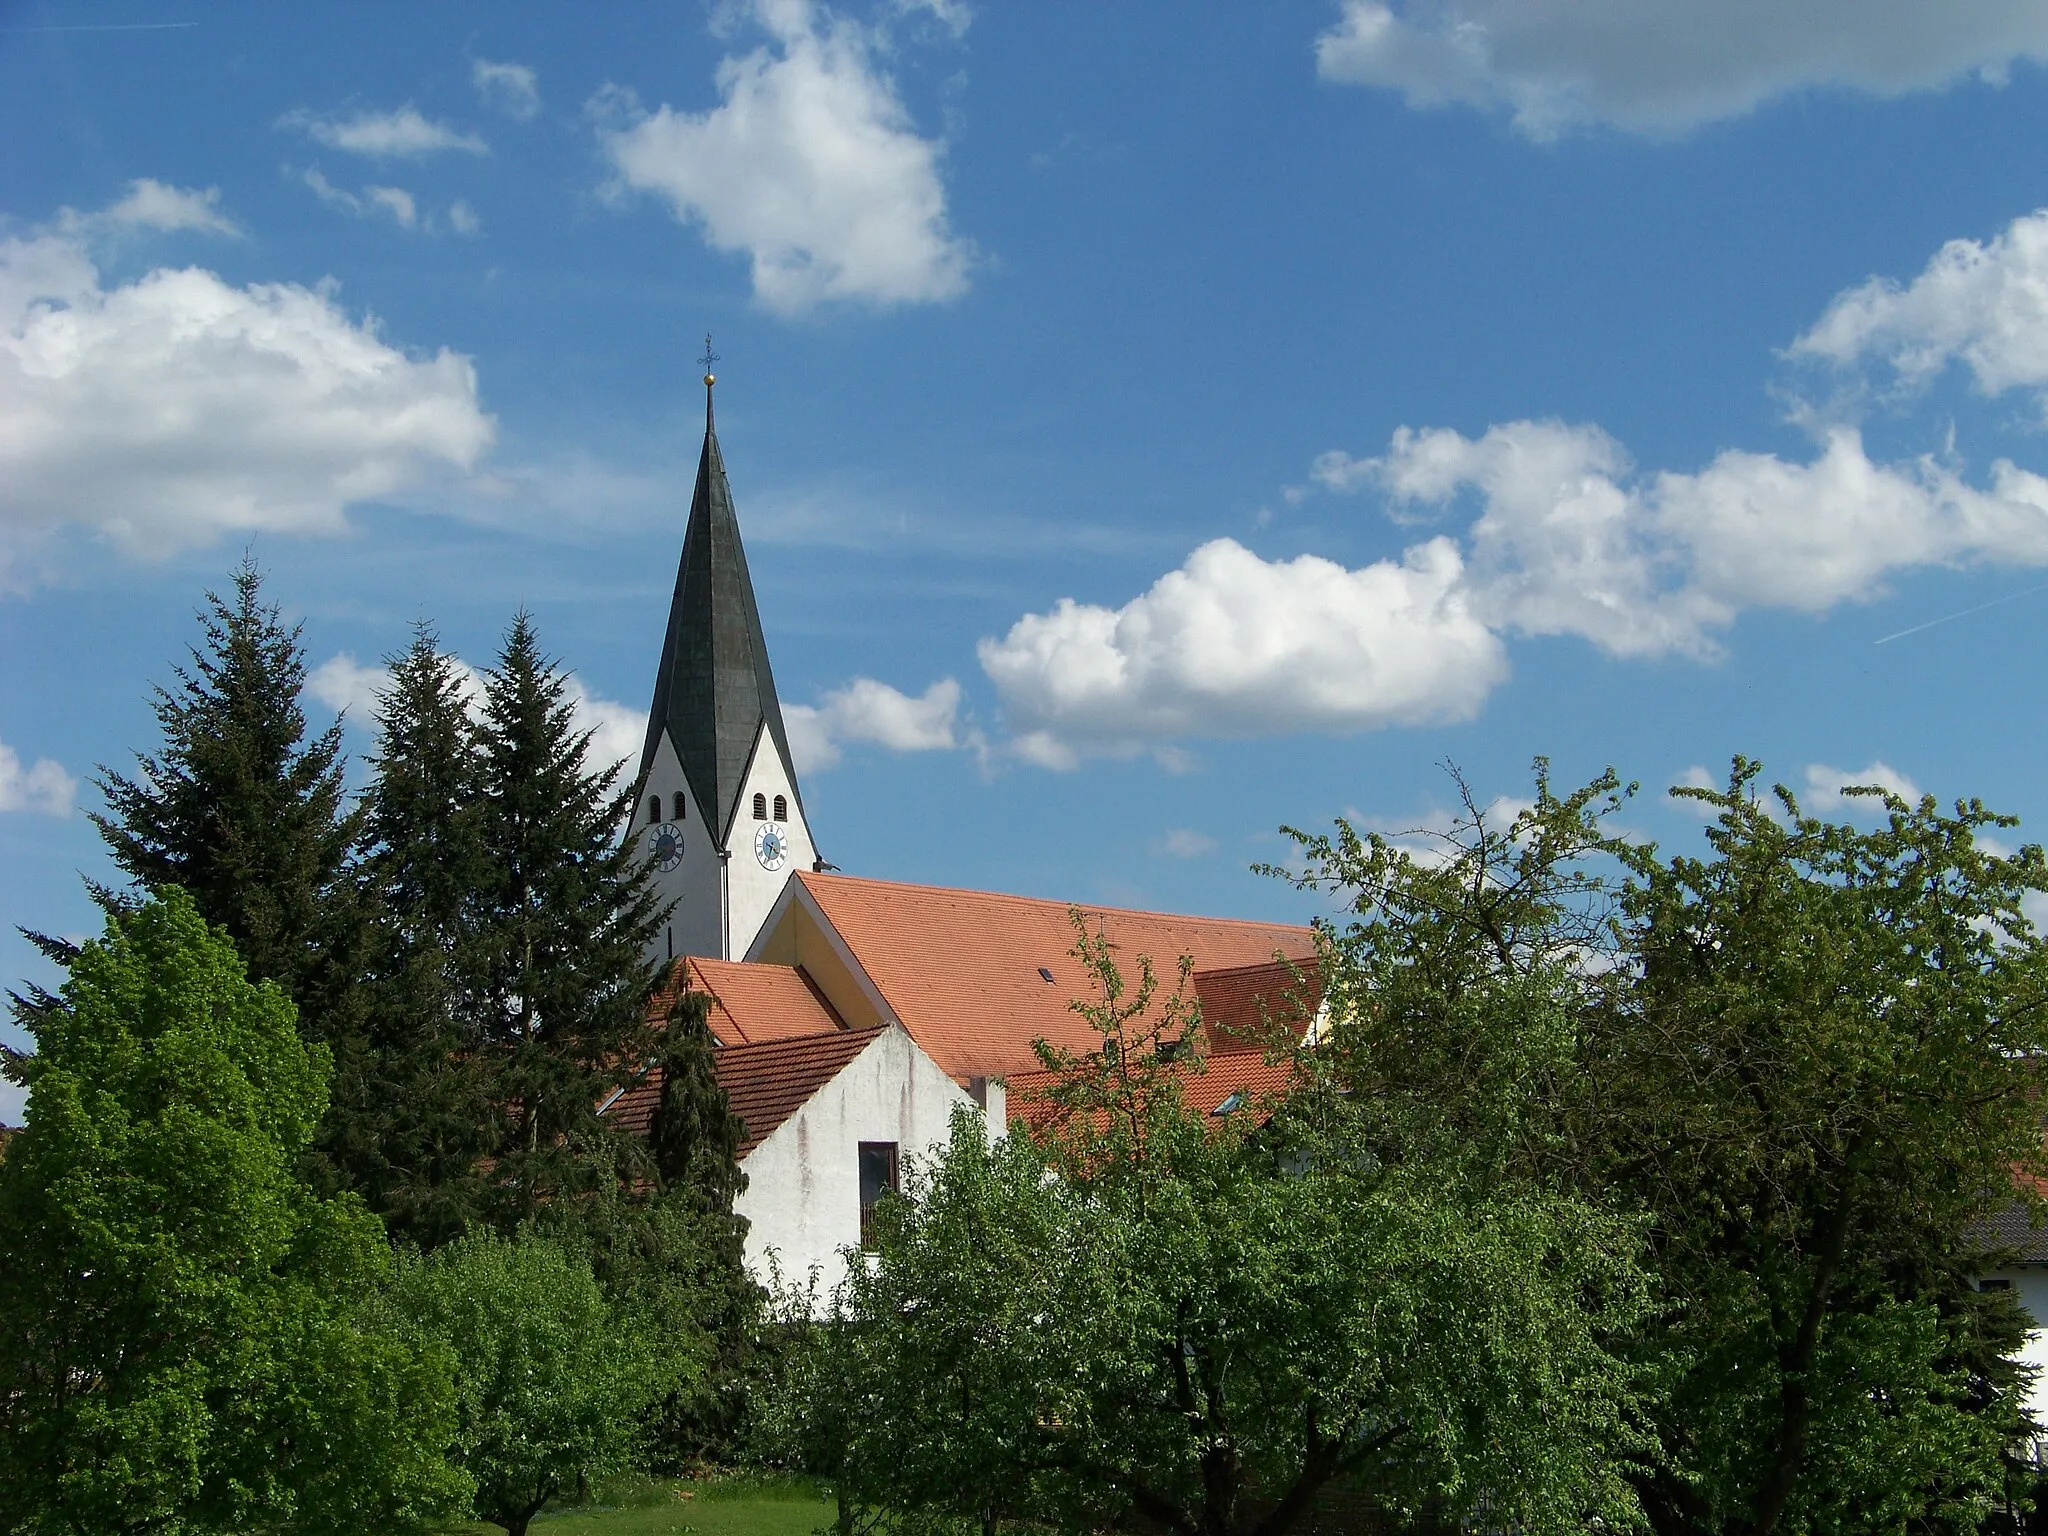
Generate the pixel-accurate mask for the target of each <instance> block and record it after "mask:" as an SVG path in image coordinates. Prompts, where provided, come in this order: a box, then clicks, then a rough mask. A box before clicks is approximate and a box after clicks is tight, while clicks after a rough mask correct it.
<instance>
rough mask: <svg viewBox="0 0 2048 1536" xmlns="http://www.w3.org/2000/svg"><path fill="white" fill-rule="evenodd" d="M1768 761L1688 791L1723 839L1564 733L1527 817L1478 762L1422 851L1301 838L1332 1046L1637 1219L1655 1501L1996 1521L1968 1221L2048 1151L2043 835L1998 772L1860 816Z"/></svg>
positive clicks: (1854, 1516)
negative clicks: (1510, 805)
mask: <svg viewBox="0 0 2048 1536" xmlns="http://www.w3.org/2000/svg"><path fill="white" fill-rule="evenodd" d="M1759 771H1760V770H1759V769H1758V767H1757V765H1755V764H1754V763H1750V762H1746V761H1742V760H1738V761H1737V762H1736V764H1735V766H1734V769H1733V771H1732V773H1731V776H1730V779H1729V782H1728V784H1727V786H1726V788H1725V789H1723V790H1719V791H1705V790H1679V791H1674V793H1677V794H1681V795H1685V796H1688V797H1690V798H1692V799H1693V800H1695V801H1696V802H1697V803H1698V804H1699V805H1700V807H1701V808H1702V809H1703V810H1705V811H1706V812H1708V813H1709V814H1710V815H1711V816H1712V817H1713V818H1714V820H1713V823H1712V825H1711V826H1710V827H1709V829H1708V831H1707V834H1706V851H1705V852H1704V853H1703V854H1699V855H1679V856H1675V857H1665V856H1663V855H1660V854H1659V853H1658V852H1657V850H1656V849H1654V848H1653V847H1650V846H1647V845H1644V844H1641V843H1638V842H1634V841H1631V840H1628V839H1626V838H1624V837H1621V836H1619V835H1616V834H1615V833H1613V832H1611V831H1610V830H1609V829H1608V826H1607V819H1608V818H1609V817H1610V816H1611V815H1612V813H1613V812H1614V811H1615V810H1616V809H1617V808H1618V807H1619V806H1620V804H1621V803H1622V802H1623V800H1624V799H1625V798H1626V796H1627V795H1628V794H1629V793H1631V792H1632V786H1631V787H1629V788H1624V787H1623V786H1622V785H1620V784H1619V782H1618V781H1617V780H1616V779H1615V778H1614V776H1613V775H1612V774H1611V773H1610V774H1609V775H1607V776H1605V777H1603V778H1601V779H1599V780H1597V781H1595V782H1594V783H1592V784H1590V785H1588V786H1586V787H1584V788H1582V789H1580V790H1578V791H1576V792H1573V793H1571V794H1568V795H1564V796H1562V797H1560V796H1559V795H1557V794H1556V793H1554V792H1553V790H1552V788H1551V786H1550V783H1549V780H1548V776H1547V772H1546V770H1545V768H1544V765H1542V764H1541V763H1539V764H1538V772H1537V784H1536V798H1535V800H1534V802H1533V804H1531V805H1529V806H1528V807H1526V808H1524V809H1520V810H1518V811H1516V812H1514V813H1513V814H1512V815H1509V816H1506V817H1494V816H1491V815H1489V814H1488V812H1487V811H1486V810H1485V809H1484V808H1481V807H1480V806H1478V805H1477V804H1476V803H1475V802H1474V801H1473V800H1472V798H1471V797H1470V796H1469V795H1466V794H1463V793H1462V790H1463V786H1462V784H1461V785H1460V786H1459V787H1460V790H1461V799H1462V802H1463V811H1462V814H1461V815H1460V816H1459V817H1458V818H1457V819H1456V820H1455V821H1454V822H1453V824H1452V825H1451V826H1450V827H1449V828H1448V829H1443V830H1439V831H1437V832H1434V833H1430V834H1427V837H1428V838H1429V843H1430V845H1429V846H1427V847H1425V848H1422V849H1420V850H1418V849H1417V848H1416V847H1415V846H1414V845H1412V844H1411V845H1409V846H1403V845H1402V844H1401V843H1399V842H1397V841H1395V840H1390V839H1388V838H1386V837H1384V836H1381V835H1379V834H1371V833H1368V834H1360V833H1358V832H1357V831H1356V830H1355V829H1353V828H1352V827H1350V826H1348V825H1346V824H1343V823H1340V824H1339V826H1338V828H1337V831H1336V833H1335V834H1334V835H1332V836H1314V837H1310V836H1302V837H1301V840H1302V845H1303V850H1304V853H1305V855H1306V862H1305V868H1304V872H1303V876H1302V878H1303V879H1304V882H1305V883H1308V884H1313V885H1316V886H1319V887H1322V888H1324V889H1328V890H1331V891H1335V892H1339V893H1341V894H1342V895H1343V897H1344V899H1345V900H1346V901H1347V902H1348V904H1349V905H1350V907H1351V909H1352V912H1353V914H1354V921H1353V922H1352V923H1351V924H1350V926H1349V927H1348V928H1347V929H1346V930H1344V931H1343V932H1342V933H1339V934H1335V935H1333V937H1332V939H1331V942H1330V945H1329V955H1328V957H1327V965H1326V974H1327V979H1328V986H1329V998H1330V1002H1331V1017H1332V1020H1333V1029H1332V1033H1331V1038H1330V1041H1329V1044H1328V1047H1327V1049H1325V1050H1324V1051H1321V1052H1319V1053H1318V1058H1319V1068H1320V1069H1321V1070H1325V1071H1328V1072H1330V1073H1331V1074H1332V1075H1333V1076H1334V1077H1335V1079H1336V1080H1337V1081H1338V1082H1339V1083H1340V1084H1341V1085H1342V1086H1343V1087H1344V1088H1345V1089H1346V1090H1347V1091H1348V1102H1350V1103H1351V1104H1352V1105H1354V1106H1356V1107H1357V1108H1358V1110H1359V1112H1360V1113H1362V1114H1364V1115H1366V1116H1368V1117H1369V1118H1370V1119H1371V1120H1372V1121H1374V1122H1375V1127H1374V1132H1373V1134H1374V1136H1375V1138H1376V1139H1379V1140H1382V1141H1384V1142H1386V1143H1388V1144H1390V1145H1400V1146H1412V1145H1415V1144H1417V1143H1421V1144H1426V1145H1427V1144H1434V1145H1436V1146H1439V1147H1442V1146H1446V1145H1450V1144H1456V1145H1461V1146H1463V1147H1465V1148H1466V1149H1467V1154H1466V1156H1467V1162H1468V1165H1469V1166H1471V1167H1473V1168H1474V1169H1475V1170H1478V1171H1479V1172H1480V1173H1481V1174H1482V1176H1484V1177H1486V1178H1496V1177H1499V1178H1511V1179H1517V1180H1533V1181H1536V1182H1538V1183H1542V1184H1546V1185H1549V1186H1552V1187H1558V1188H1569V1189H1575V1190H1578V1191H1581V1192H1582V1193H1583V1194H1585V1195H1586V1196H1587V1197H1588V1198H1590V1199H1592V1200H1594V1201H1596V1202H1598V1203H1599V1204H1601V1205H1602V1206H1604V1207H1605V1208H1607V1209H1609V1210H1611V1211H1614V1212H1616V1213H1618V1214H1622V1215H1628V1214H1635V1215H1637V1216H1639V1217H1640V1219H1642V1220H1643V1222H1644V1223H1645V1228H1644V1230H1645V1233H1646V1240H1647V1248H1646V1256H1647V1258H1648V1260H1649V1264H1650V1268H1651V1271H1652V1274H1653V1276H1654V1297H1655V1302H1656V1305H1655V1306H1654V1307H1653V1308H1652V1310H1651V1312H1650V1313H1649V1315H1648V1317H1647V1319H1646V1321H1645V1324H1644V1326H1643V1327H1642V1328H1641V1329H1639V1330H1638V1331H1637V1333H1636V1335H1635V1337H1634V1339H1633V1340H1632V1342H1631V1343H1630V1345H1629V1350H1630V1353H1631V1355H1632V1356H1633V1357H1634V1358H1635V1359H1637V1360H1638V1361H1639V1362H1640V1363H1641V1364H1642V1365H1643V1366H1644V1367H1645V1369H1647V1370H1649V1371H1651V1372H1652V1373H1653V1374H1654V1376H1655V1378H1656V1379H1657V1380H1658V1381H1659V1383H1660V1390H1659V1391H1658V1392H1657V1393H1655V1394H1654V1395H1652V1396H1651V1397H1650V1398H1649V1399H1647V1400H1646V1409H1647V1412H1648V1419H1647V1422H1648V1424H1649V1425H1650V1426H1651V1427H1652V1428H1653V1430H1654V1432H1655V1435H1656V1440H1657V1452H1656V1454H1655V1455H1653V1456H1649V1457H1645V1458H1643V1459H1641V1460H1640V1461H1639V1462H1638V1464H1637V1465H1636V1466H1635V1468H1634V1469H1633V1472H1632V1480H1633V1483H1634V1486H1635V1488H1636V1491H1637V1493H1638V1495H1639V1497H1640V1499H1641V1502H1642V1505H1643V1508H1644V1510H1645V1512H1646V1514H1647V1516H1648V1517H1649V1519H1650V1520H1651V1522H1652V1523H1653V1524H1654V1525H1655V1527H1656V1528H1657V1529H1658V1530H1659V1531H1660V1532H1664V1533H1668V1536H1681V1533H1693V1532H1708V1531H1713V1532H1741V1533H1744V1536H1769V1533H1771V1532H1773V1531H1776V1530H1778V1529H1780V1528H1789V1529H1793V1530H1807V1529H1814V1528H1818V1527H1830V1528H1842V1527H1864V1528H1873V1529H1875V1528H1884V1529H1898V1528H1899V1527H1900V1526H1901V1525H1903V1524H1908V1523H1911V1524H1918V1525H1920V1526H1922V1527H1923V1528H1926V1527H1930V1526H1932V1527H1947V1528H1957V1527H1962V1526H1969V1525H1971V1524H1973V1523H1974V1521H1975V1519H1976V1518H1977V1517H1978V1516H1979V1515H1980V1514H1981V1513H1982V1512H1983V1510H1984V1508H1985V1507H1986V1503H1987V1500H1988V1499H1989V1497H1990V1496H1991V1493H1992V1491H1993V1490H1994V1488H1995V1487H1996V1485H1997V1483H1998V1481H1999V1479H2000V1476H2001V1468H2000V1453H2001V1451H2002V1450H2003V1448H2004V1447H2005V1446H2006V1445H2007V1444H2009V1443H2010V1442H2011V1441H2012V1439H2013V1438H2014V1437H2015V1436H2016V1434H2017V1433H2018V1431H2019V1429H2020V1427H2021V1423H2022V1415H2021V1411H2020V1404H2019V1396H2018V1393H2017V1392H2016V1390H2015V1387H2016V1385H2017V1372H2016V1371H2015V1369H2014V1368H2013V1366H2012V1365H2011V1363H2010V1362H2009V1361H2003V1360H2001V1356H2002V1355H2003V1354H2005V1353H2008V1352H2009V1351H2010V1349H2011V1348H2012V1347H2013V1346H2014V1345H2016V1343H2017V1340H2018V1328H2017V1318H2016V1316H2015V1314H2014V1313H2013V1311H2012V1309H2011V1308H2010V1306H2009V1305H2008V1304H2007V1303H2005V1302H2004V1301H2002V1300H1999V1299H1994V1298H1986V1297H1982V1296H1979V1295H1977V1294H1975V1293H1974V1290H1973V1287H1972V1284H1971V1279H1972V1276H1973V1275H1974V1274H1975V1273H1978V1272H1981V1269H1982V1268H1983V1267H1984V1266H1985V1265H1986V1264H1987V1263H1988V1262H1989V1257H1990V1256H1989V1255H1987V1254H1985V1253H1984V1252H1982V1251H1981V1248H1980V1247H1979V1245H1977V1244H1974V1243H1973V1242H1972V1241H1971V1239H1970V1235H1969V1234H1970V1233H1971V1231H1972V1230H1973V1227H1974V1226H1975V1224H1977V1223H1980V1222H1981V1221H1982V1220H1984V1219H1985V1218H1987V1217H1988V1216H1990V1215H1992V1214H1994V1213H1995V1212H1996V1211H1997V1210H1999V1209H2000V1208H2001V1207H2004V1206H2007V1205H2009V1204H2010V1203H2011V1202H2012V1201H2013V1200H2015V1199H2016V1198H2018V1195H2017V1192H2016V1190H2015V1187H2014V1177H2013V1175H2014V1172H2015V1170H2020V1171H2026V1172H2039V1171H2041V1170H2042V1165H2043V1153H2042V1126H2041V1117H2040V1112H2039V1109H2038V1098H2037V1092H2038V1088H2037V1083H2036V1066H2035V1063H2036V1062H2037V1061H2038V1060H2039V1059H2040V1057H2041V1054H2042V1052H2043V1050H2044V1049H2048V1023H2044V1019H2043V1015H2042V1010H2041V1007H2040V1001H2041V980H2042V971H2041V951H2040V948H2039V946H2038V945H2037V943H2036V942H2035V939H2034V935H2033V930H2032V928H2031V925H2030V924H2029V923H2028V921H2027V918H2026V916H2025V914H2024V912H2023V911H2022V902H2023V900H2024V899H2025V898H2026V897H2027V896H2028V895H2029V893H2031V892H2034V891H2038V890H2041V889H2043V888H2044V886H2048V863H2044V860H2043V857H2042V855H2041V852H2040V850H2039V849H2037V848H2033V847H2026V848H2022V849H2020V850H2018V851H2017V852H2016V853H2013V854H2010V855H2007V854H2003V853H2001V852H1999V851H1998V850H1997V848H1996V845H1995V844H1993V843H1992V842H1991V841H1990V840H1989V838H1988V837H1987V834H1991V833H1995V832H1996V831H1997V830H1999V829H2002V828H2004V827H2007V826H2009V825H2011V823H2010V821H2009V820H2008V819H2007V818H2003V817H1998V816H1994V815H1992V814H1991V813H1990V812H1988V811H1986V810H1985V809H1984V807H1983V806H1982V805H1981V804H1978V803H1977V802H1974V801H1971V802H1964V803H1961V804H1959V805H1957V806H1956V808H1955V809H1954V811H1953V813H1944V812H1942V811H1941V810H1939V809H1938V807H1937V806H1936V804H1935V802H1934V801H1933V800H1932V799H1923V800H1922V801H1921V802H1920V803H1919V804H1917V805H1908V804H1906V803H1905V802H1903V801H1901V800H1898V799H1897V798H1895V797H1892V796H1889V795H1883V794H1882V793H1881V792H1879V791H1875V790H1873V791H1871V792H1870V795H1871V796H1872V798H1873V801H1874V805H1875V808H1878V809H1880V810H1881V812H1882V816H1883V825H1881V826H1879V827H1877V828H1876V829H1874V830H1869V831H1864V830H1859V829H1857V828H1856V827H1854V826H1851V825H1845V824H1838V823H1831V822H1827V821H1824V820H1820V819H1817V818H1814V817H1812V816H1809V815H1807V814H1806V813H1805V812H1804V811H1803V810H1802V809H1801V807H1800V806H1799V805H1798V803H1797V801H1796V799H1795V798H1794V797H1793V796H1792V795H1791V794H1789V793H1788V792H1786V791H1784V790H1782V789H1779V790H1776V791H1774V792H1773V794H1772V795H1771V796H1770V797H1769V798H1765V797H1761V796H1759V795H1758V794H1757V792H1756V784H1757V779H1758V775H1759ZM1297 835H1298V836H1301V835H1300V834H1297Z"/></svg>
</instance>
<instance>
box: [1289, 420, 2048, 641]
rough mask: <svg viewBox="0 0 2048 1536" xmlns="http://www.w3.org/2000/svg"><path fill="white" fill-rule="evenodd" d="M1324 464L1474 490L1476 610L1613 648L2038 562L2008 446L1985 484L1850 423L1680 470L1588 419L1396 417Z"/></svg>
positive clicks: (1446, 494)
mask: <svg viewBox="0 0 2048 1536" xmlns="http://www.w3.org/2000/svg"><path fill="white" fill-rule="evenodd" d="M1319 462H1320V463H1321V464H1322V466H1323V480H1324V483H1328V484H1335V483H1344V484H1347V485H1350V486H1354V487H1355V486H1358V485H1363V484H1374V485H1377V486H1378V487H1379V488H1380V489H1381V490H1383V491H1384V492H1385V494H1386V495H1387V496H1388V497H1389V499H1390V500H1391V501H1392V503H1393V504H1394V505H1395V506H1396V507H1397V508H1401V507H1407V508H1411V509H1412V508H1416V507H1423V508H1427V509H1429V510H1433V511H1437V512H1442V511H1443V510H1446V509H1448V508H1449V507H1451V506H1452V505H1454V504H1455V503H1456V502H1457V501H1458V500H1459V498H1460V497H1461V496H1462V495H1464V494H1465V493H1471V494H1473V495H1474V496H1475V497H1476V500H1477V503H1478V510H1479V516H1478V518H1477V520H1476V521H1475V522H1474V523H1473V524H1472V526H1471V529H1470V531H1469V534H1468V542H1469V546H1470V560H1469V569H1468V571H1467V574H1466V578H1465V580H1466V584H1467V587H1468V590H1469V592H1470V595H1471V601H1472V605H1473V609H1474V611H1475V612H1476V613H1478V614H1479V615H1480V617H1481V618H1483V619H1484V620H1485V621H1486V622H1487V623H1488V624H1489V625H1491V626H1494V627H1496V628H1501V629H1506V630H1512V631H1515V632H1517V633H1520V634H1525V635H1565V634H1572V635H1579V636H1582V637H1584V638H1585V639H1588V640H1591V641H1593V642H1594V643H1595V644H1596V645H1599V646H1600V647H1602V648H1603V649H1605V650H1607V651H1609V652H1611V653H1613V654H1615V655H1620V656H1649V655H1657V654H1662V653H1668V652H1678V653H1681V654H1689V655H1694V656H1702V657H1704V656H1711V655H1713V654H1715V652H1716V650H1717V643H1716V641H1715V639H1714V635H1713V631H1715V630H1717V629H1719V628H1722V627H1725V626H1726V625H1728V624H1729V623H1731V622H1733V620H1734V619H1735V617H1736V616H1737V615H1738V614H1739V613H1741V612H1742V611H1743V610H1744V609H1746V608H1755V607H1767V608H1783V609H1790V610H1793V611H1795V612H1804V613H1819V612H1822V611H1824V610H1826V609H1828V608H1831V607H1833V606H1835V605H1836V604H1838V603H1841V602H1844V601H1856V600H1868V599H1871V598H1874V597H1877V596H1879V595H1880V594H1881V593H1882V592H1883V590H1884V583H1885V580H1886V578H1887V577H1888V576H1890V575H1891V574H1892V573H1893V572H1895V571H1899V570H1903V569H1907V568H1910V567H1915V566H1924V565H1968V564H1977V563H1984V564H2005V565H2040V564H2044V563H2048V482H2044V481H2043V480H2042V479H2041V477H2039V476H2037V475H2034V474H2031V473H2029V472H2027V471H2024V470H2021V469H2018V468H2016V467H2015V466H2014V465H2012V464H2011V463H2009V462H2007V461H2003V460H2001V461H2000V462H1999V463H1997V464H1996V465H1994V466H1993V469H1992V473H1991V477H1990V485H1989V488H1988V489H1979V488H1976V487H1973V486H1971V485H1970V484H1968V483H1967V482H1965V481H1964V480H1963V479H1962V478H1961V477H1960V476H1959V475H1957V474H1956V473H1955V472H1954V471H1953V470H1951V469H1949V468H1947V467H1945V466H1942V465H1940V464H1937V463H1935V462H1934V461H1933V460H1931V459H1919V460H1914V461H1911V462H1909V463H1906V464H1903V465H1896V464H1880V463H1877V462H1875V461H1873V460H1872V459H1871V458H1870V457H1869V455H1868V454H1867V453H1866V452H1865V450H1864V446H1863V440H1862V438H1861V436H1860V435H1859V434H1858V433H1857V432H1856V431H1855V430H1853V429H1851V428H1847V427H1838V428H1835V429H1833V430H1832V431H1831V432H1829V433H1828V434H1827V437H1826V439H1825V441H1824V443H1823V445H1822V448H1821V450H1820V452H1819V453H1818V454H1817V455H1816V456H1815V457H1814V458H1812V459H1810V460H1808V461H1806V462H1803V463H1801V462H1797V461H1793V460H1787V459H1783V458H1780V457H1778V456H1777V455H1775V454H1758V453H1748V452H1741V451H1737V450H1729V451H1727V452H1724V453H1722V454H1720V455H1719V456H1717V457H1716V458H1715V459H1714V460H1713V461H1712V462H1711V463H1710V464H1708V465H1707V466H1706V467H1705V468H1704V469H1701V470H1699V471H1697V472H1691V473H1687V472H1679V471H1673V470H1663V471H1659V472H1657V473H1654V474H1647V475H1644V474H1637V473H1635V472H1634V471H1633V470H1632V469H1631V467H1630V465H1629V462H1628V459H1627V455H1626V454H1625V453H1624V452H1623V451H1622V449H1621V448H1620V446H1619V445H1618V444H1616V443H1615V442H1614V441H1613V439H1611V438H1610V437H1608V436H1607V434H1605V433H1604V432H1602V431H1600V430H1599V429H1598V428H1597V427H1590V426H1566V425H1563V424H1560V423H1557V422H1530V421H1518V422H1510V423H1508V424H1506V425H1504V426H1497V427H1493V428H1491V429H1489V430H1488V431H1487V432H1486V433H1484V434H1483V435H1482V436H1480V437H1478V438H1468V437H1465V436H1463V435H1462V434H1460V433H1457V432H1454V431H1451V430H1448V429H1443V428H1438V429H1432V430H1428V431H1420V432H1418V431H1411V430H1409V429H1406V428H1403V429H1401V430H1400V431H1398V432H1396V433H1395V434H1394V438H1393V442H1392V444H1391V445H1390V447H1389V450H1388V452H1387V453H1386V454H1385V455H1384V456H1383V457H1381V458H1379V459H1376V460H1352V459H1346V460H1345V461H1344V463H1343V465H1342V466H1341V471H1340V470H1339V469H1338V468H1333V467H1332V463H1331V456H1329V455H1325V456H1324V460H1323V461H1319Z"/></svg>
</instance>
